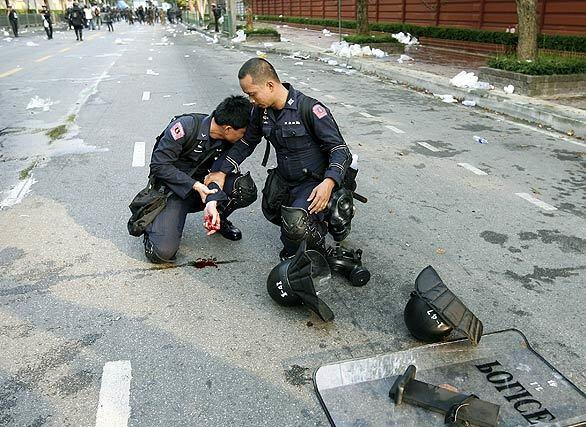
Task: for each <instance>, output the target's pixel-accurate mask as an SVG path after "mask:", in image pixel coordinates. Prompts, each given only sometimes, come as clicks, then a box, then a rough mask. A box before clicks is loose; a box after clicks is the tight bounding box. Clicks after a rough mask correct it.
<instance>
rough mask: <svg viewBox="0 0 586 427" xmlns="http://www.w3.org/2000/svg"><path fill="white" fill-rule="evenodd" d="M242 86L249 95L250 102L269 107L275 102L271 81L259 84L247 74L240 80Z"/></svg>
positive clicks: (261, 106)
mask: <svg viewBox="0 0 586 427" xmlns="http://www.w3.org/2000/svg"><path fill="white" fill-rule="evenodd" d="M240 88H242V91H243V92H244V93H245V94H247V95H248V97H249V98H250V102H252V103H253V104H254V105H256V106H258V107H260V108H269V107H271V106H272V105H273V103H274V100H273V95H274V91H273V85H272V82H270V81H268V82H265V83H261V84H258V85H257V84H255V83H254V82H253V80H252V77H250V75H246V76H245V77H244V78H243V79H241V80H240Z"/></svg>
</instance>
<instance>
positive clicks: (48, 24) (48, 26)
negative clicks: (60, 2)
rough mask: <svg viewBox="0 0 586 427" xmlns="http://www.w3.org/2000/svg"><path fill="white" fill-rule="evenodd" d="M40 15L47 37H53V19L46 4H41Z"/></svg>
mask: <svg viewBox="0 0 586 427" xmlns="http://www.w3.org/2000/svg"><path fill="white" fill-rule="evenodd" d="M41 16H42V17H43V27H44V28H45V32H46V33H47V39H49V40H52V39H53V20H52V19H51V11H50V10H49V9H47V6H45V5H43V9H42V10H41Z"/></svg>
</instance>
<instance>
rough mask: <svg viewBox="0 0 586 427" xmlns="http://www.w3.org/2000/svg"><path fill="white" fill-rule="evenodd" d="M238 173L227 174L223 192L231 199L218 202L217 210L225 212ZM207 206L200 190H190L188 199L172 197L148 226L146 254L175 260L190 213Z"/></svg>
mask: <svg viewBox="0 0 586 427" xmlns="http://www.w3.org/2000/svg"><path fill="white" fill-rule="evenodd" d="M238 176H240V175H237V174H230V175H228V176H227V177H226V182H225V183H224V192H225V193H226V194H227V196H228V198H229V200H228V201H227V202H221V203H218V210H219V211H220V212H222V207H223V206H220V205H221V204H222V205H224V206H225V205H226V204H227V203H228V202H229V201H230V198H231V197H232V193H233V190H234V181H235V179H236V178H237V177H238ZM251 203H252V202H251ZM240 207H245V206H240ZM204 208H205V205H204V203H203V202H202V201H201V198H200V197H199V193H196V192H195V191H192V192H190V193H189V196H188V197H187V198H186V199H182V198H180V197H179V196H176V195H172V196H171V197H169V199H168V200H167V205H166V206H165V209H163V210H162V211H161V213H160V214H159V215H157V217H156V218H155V220H154V221H153V222H152V223H151V224H149V225H148V226H147V227H146V230H145V234H144V235H145V237H144V244H145V255H146V256H147V258H148V259H149V260H150V261H151V262H155V263H161V262H172V261H173V258H174V257H175V254H176V253H177V250H178V249H179V244H180V243H181V236H182V234H183V228H184V227H185V220H186V218H187V214H188V213H194V212H201V211H203V210H204ZM230 211H232V209H230ZM230 213H231V212H227V214H226V215H224V214H222V215H221V217H222V220H225V219H226V218H227V217H228V216H229V214H230ZM202 222H203V221H202ZM202 234H203V231H202Z"/></svg>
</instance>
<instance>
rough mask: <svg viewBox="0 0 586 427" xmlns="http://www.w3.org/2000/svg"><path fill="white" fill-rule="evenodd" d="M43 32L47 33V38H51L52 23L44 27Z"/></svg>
mask: <svg viewBox="0 0 586 427" xmlns="http://www.w3.org/2000/svg"><path fill="white" fill-rule="evenodd" d="M45 32H46V33H47V37H48V38H49V40H51V39H52V38H53V24H51V23H49V25H47V26H46V27H45Z"/></svg>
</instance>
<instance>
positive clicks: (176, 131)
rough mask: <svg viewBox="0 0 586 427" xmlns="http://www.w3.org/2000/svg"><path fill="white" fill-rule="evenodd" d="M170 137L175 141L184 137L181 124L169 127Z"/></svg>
mask: <svg viewBox="0 0 586 427" xmlns="http://www.w3.org/2000/svg"><path fill="white" fill-rule="evenodd" d="M171 136H172V137H173V139H174V140H175V141H177V140H178V139H180V138H183V137H184V136H185V131H184V130H183V125H182V124H181V122H177V123H175V124H174V125H173V126H172V127H171Z"/></svg>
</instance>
